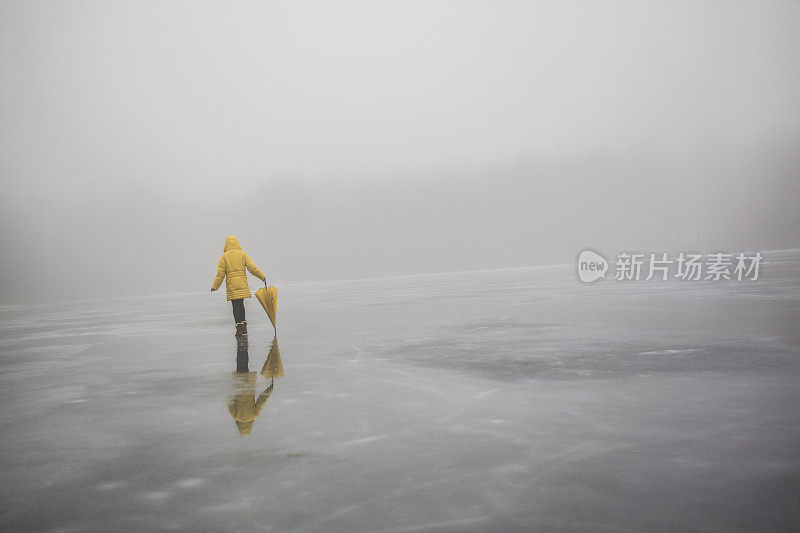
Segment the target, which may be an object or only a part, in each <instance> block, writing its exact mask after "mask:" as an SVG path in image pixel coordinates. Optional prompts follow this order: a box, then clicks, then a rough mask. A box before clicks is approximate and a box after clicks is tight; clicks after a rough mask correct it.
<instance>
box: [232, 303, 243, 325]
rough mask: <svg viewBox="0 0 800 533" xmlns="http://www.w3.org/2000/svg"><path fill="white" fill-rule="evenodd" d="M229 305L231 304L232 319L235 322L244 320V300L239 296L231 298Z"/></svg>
mask: <svg viewBox="0 0 800 533" xmlns="http://www.w3.org/2000/svg"><path fill="white" fill-rule="evenodd" d="M231 305H232V306H233V321H234V322H236V323H237V324H238V323H239V322H244V300H243V299H241V298H239V299H238V300H231Z"/></svg>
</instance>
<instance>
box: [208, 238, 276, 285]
mask: <svg viewBox="0 0 800 533" xmlns="http://www.w3.org/2000/svg"><path fill="white" fill-rule="evenodd" d="M247 270H249V271H250V273H251V274H252V275H254V276H255V277H257V278H258V279H260V280H262V281H263V280H264V279H265V278H264V273H263V272H261V271H260V270H259V269H258V267H257V266H256V264H255V263H254V262H253V260H252V259H250V257H248V255H247V254H246V253H244V252H243V251H242V247H241V246H239V240H238V239H237V238H236V237H234V236H233V235H231V236H229V237H228V238H227V239H225V247H224V248H223V249H222V257H220V258H219V264H218V265H217V277H216V278H214V283H213V284H212V285H211V290H214V291H215V290H217V289H219V286H220V285H222V280H223V279H225V280H226V281H225V287H226V288H227V289H228V300H238V299H239V298H250V296H252V295H251V294H250V286H249V285H248V284H247Z"/></svg>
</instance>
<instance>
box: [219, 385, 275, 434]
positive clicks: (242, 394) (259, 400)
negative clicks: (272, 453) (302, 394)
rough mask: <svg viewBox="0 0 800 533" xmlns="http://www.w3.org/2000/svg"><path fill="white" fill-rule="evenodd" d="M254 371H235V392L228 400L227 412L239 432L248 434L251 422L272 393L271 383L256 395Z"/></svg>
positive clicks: (251, 426)
mask: <svg viewBox="0 0 800 533" xmlns="http://www.w3.org/2000/svg"><path fill="white" fill-rule="evenodd" d="M257 376H258V374H256V373H255V372H237V373H235V374H234V379H235V380H236V385H235V388H236V393H235V394H234V395H233V396H232V397H231V398H230V399H229V400H228V412H229V413H230V414H231V416H232V417H233V419H234V420H236V427H237V428H239V433H241V434H242V435H249V434H250V432H251V431H252V430H253V422H254V421H255V419H256V418H258V415H260V414H261V410H262V409H264V405H266V403H267V400H268V399H269V397H270V395H271V394H272V385H270V386H269V387H267V388H266V389H265V390H264V392H262V393H261V394H259V395H258V397H256V378H257Z"/></svg>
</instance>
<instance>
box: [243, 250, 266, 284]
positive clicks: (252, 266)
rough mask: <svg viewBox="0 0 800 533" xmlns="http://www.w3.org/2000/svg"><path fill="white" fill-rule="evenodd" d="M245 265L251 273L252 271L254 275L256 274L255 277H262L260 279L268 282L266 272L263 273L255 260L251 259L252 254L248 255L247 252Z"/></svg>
mask: <svg viewBox="0 0 800 533" xmlns="http://www.w3.org/2000/svg"><path fill="white" fill-rule="evenodd" d="M244 266H246V267H247V270H249V271H250V273H251V274H252V275H254V276H255V277H257V278H258V279H260V280H261V281H263V282H264V283H266V282H267V278H266V276H264V273H263V272H261V271H260V270H259V269H258V267H257V266H256V264H255V263H254V262H253V260H252V259H250V256H249V255H247V254H244Z"/></svg>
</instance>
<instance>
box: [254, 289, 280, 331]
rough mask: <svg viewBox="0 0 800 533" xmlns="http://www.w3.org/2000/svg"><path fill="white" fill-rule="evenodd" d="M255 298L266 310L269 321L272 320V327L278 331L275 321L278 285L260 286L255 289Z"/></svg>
mask: <svg viewBox="0 0 800 533" xmlns="http://www.w3.org/2000/svg"><path fill="white" fill-rule="evenodd" d="M256 299H257V300H258V302H259V303H260V304H261V307H263V308H264V311H266V312H267V316H268V317H269V321H270V322H272V327H273V329H275V331H278V326H276V323H277V321H278V316H277V314H276V313H277V311H278V287H261V288H260V289H258V290H257V291H256Z"/></svg>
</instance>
